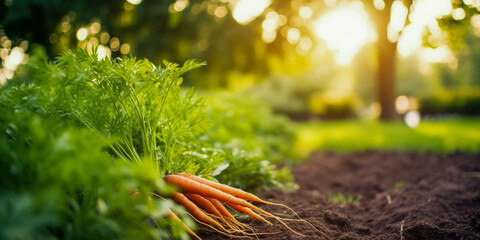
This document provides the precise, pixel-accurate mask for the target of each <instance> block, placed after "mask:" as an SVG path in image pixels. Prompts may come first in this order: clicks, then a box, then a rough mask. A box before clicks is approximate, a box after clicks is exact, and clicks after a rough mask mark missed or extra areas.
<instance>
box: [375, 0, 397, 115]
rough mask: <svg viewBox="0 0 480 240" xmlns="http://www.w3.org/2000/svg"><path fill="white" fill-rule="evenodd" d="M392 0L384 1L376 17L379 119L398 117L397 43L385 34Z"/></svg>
mask: <svg viewBox="0 0 480 240" xmlns="http://www.w3.org/2000/svg"><path fill="white" fill-rule="evenodd" d="M392 2H393V1H392ZM392 2H389V1H386V7H385V10H383V11H381V12H378V15H377V16H378V17H377V19H376V24H377V34H378V40H377V41H378V42H377V48H378V49H377V50H378V57H377V61H378V69H377V75H376V86H377V88H376V92H377V100H378V102H379V103H380V106H381V110H382V111H381V114H380V119H382V120H394V119H398V117H399V115H398V114H397V112H396V110H395V97H396V93H395V57H396V51H397V43H396V42H395V43H392V42H390V41H389V40H388V34H387V33H388V23H389V22H390V8H391V3H392ZM387 9H388V10H387Z"/></svg>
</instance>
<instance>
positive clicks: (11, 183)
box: [0, 89, 191, 239]
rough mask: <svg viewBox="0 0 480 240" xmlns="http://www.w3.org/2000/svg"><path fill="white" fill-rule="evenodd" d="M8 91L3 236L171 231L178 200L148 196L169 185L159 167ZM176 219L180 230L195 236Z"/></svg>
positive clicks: (1, 167)
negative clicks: (114, 153) (48, 116)
mask: <svg viewBox="0 0 480 240" xmlns="http://www.w3.org/2000/svg"><path fill="white" fill-rule="evenodd" d="M1 90H2V93H5V92H6V91H8V90H5V89H1ZM24 90H26V91H27V92H28V91H29V89H24ZM19 91H22V89H17V90H16V91H15V92H17V93H18V92H19ZM1 96H2V99H1V100H0V123H1V124H0V155H1V156H2V157H1V158H0V239H57V238H61V239H164V238H169V237H170V236H171V233H170V231H167V230H166V226H167V223H168V221H167V220H166V219H165V218H164V216H165V214H166V211H167V210H168V209H171V208H172V207H174V205H173V204H172V203H171V202H169V201H164V200H161V201H160V200H158V199H157V200H155V199H151V198H150V197H149V196H150V193H151V192H160V193H165V191H168V188H167V187H166V186H165V184H164V182H163V181H161V178H159V176H158V175H159V174H158V172H157V171H155V170H154V169H155V168H153V167H151V166H148V165H146V164H145V165H132V164H130V163H129V162H126V161H118V160H115V159H113V158H112V157H111V156H110V155H108V154H107V153H106V152H105V151H104V148H105V147H106V142H105V141H104V139H101V138H99V137H98V136H97V135H95V134H93V133H92V132H91V131H89V130H86V129H78V128H72V127H64V126H61V124H58V122H52V121H48V120H45V119H42V118H41V117H40V116H39V115H37V114H32V113H31V112H22V111H21V110H20V106H19V105H16V106H14V105H12V101H10V102H7V103H6V102H5V101H4V100H5V99H4V98H3V97H4V96H5V95H3V94H2V95H1ZM10 96H12V94H10ZM20 105H22V104H20ZM23 105H25V102H24V103H23ZM136 191H138V192H140V194H139V195H138V196H137V197H135V198H131V197H129V196H130V195H131V194H132V193H134V192H136ZM185 220H186V221H187V222H189V221H188V219H185ZM154 222H156V223H157V224H158V227H157V226H155V225H153V223H154ZM189 223H191V222H189ZM170 225H171V226H172V228H171V229H172V233H173V235H174V236H176V237H179V238H184V239H186V238H188V236H187V235H186V234H185V233H183V230H182V229H181V228H179V227H178V226H176V225H175V224H173V225H172V224H171V223H170Z"/></svg>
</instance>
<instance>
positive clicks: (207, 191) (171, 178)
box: [165, 175, 257, 209]
mask: <svg viewBox="0 0 480 240" xmlns="http://www.w3.org/2000/svg"><path fill="white" fill-rule="evenodd" d="M165 181H167V182H168V183H170V184H173V185H175V186H177V187H178V188H180V189H181V190H182V191H183V192H185V193H195V194H199V195H201V196H203V197H210V198H215V199H217V200H220V201H222V202H229V203H233V204H236V205H240V206H244V207H248V208H252V209H255V208H257V207H255V206H254V205H253V204H251V203H249V202H247V201H245V200H243V199H240V198H237V197H234V196H232V195H230V194H228V193H224V192H222V191H220V190H218V189H216V188H213V187H210V186H208V185H205V184H202V183H199V182H196V181H193V180H191V179H189V178H186V177H183V176H180V175H167V176H165Z"/></svg>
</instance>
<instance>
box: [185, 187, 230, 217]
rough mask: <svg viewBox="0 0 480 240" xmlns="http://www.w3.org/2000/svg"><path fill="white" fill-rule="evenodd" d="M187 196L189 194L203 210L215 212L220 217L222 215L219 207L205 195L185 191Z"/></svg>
mask: <svg viewBox="0 0 480 240" xmlns="http://www.w3.org/2000/svg"><path fill="white" fill-rule="evenodd" d="M184 195H185V196H187V198H188V199H190V200H191V201H192V202H193V203H195V205H197V207H200V208H202V209H203V210H205V211H207V212H208V213H211V214H214V215H216V216H218V217H222V216H223V215H222V213H220V211H218V209H217V208H216V207H215V205H213V203H212V202H210V201H208V200H207V199H205V198H204V197H202V196H200V195H198V194H193V193H185V194H184Z"/></svg>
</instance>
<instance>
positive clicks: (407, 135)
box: [296, 118, 480, 153]
mask: <svg viewBox="0 0 480 240" xmlns="http://www.w3.org/2000/svg"><path fill="white" fill-rule="evenodd" d="M479 124H480V119H479V118H446V119H422V121H421V122H420V124H419V125H418V127H416V128H409V127H408V126H407V125H406V124H405V123H403V122H377V121H359V120H355V121H354V120H350V121H324V122H309V123H301V124H300V123H299V124H297V131H298V139H299V140H298V141H297V143H296V148H297V149H298V150H299V151H303V152H310V151H312V150H323V151H325V150H331V151H335V152H358V151H365V150H393V151H416V152H433V153H451V152H455V151H462V152H480V129H479V128H478V126H479Z"/></svg>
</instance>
